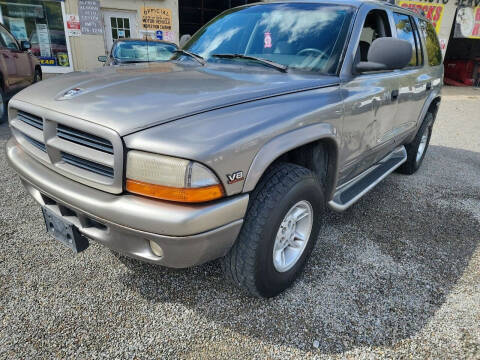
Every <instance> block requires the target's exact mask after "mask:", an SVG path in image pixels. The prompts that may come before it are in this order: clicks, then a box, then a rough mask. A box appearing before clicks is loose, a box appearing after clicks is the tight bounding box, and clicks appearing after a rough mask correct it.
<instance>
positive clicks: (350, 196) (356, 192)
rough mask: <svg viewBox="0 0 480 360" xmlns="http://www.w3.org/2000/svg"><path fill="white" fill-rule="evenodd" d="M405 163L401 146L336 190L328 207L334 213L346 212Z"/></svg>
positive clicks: (405, 157)
mask: <svg viewBox="0 0 480 360" xmlns="http://www.w3.org/2000/svg"><path fill="white" fill-rule="evenodd" d="M405 161H407V150H405V146H403V145H402V146H400V147H398V148H396V149H395V150H394V151H393V152H391V153H390V154H389V155H387V156H386V157H384V158H383V159H382V160H380V161H379V162H378V163H376V164H375V165H373V166H372V167H370V168H369V169H367V170H365V171H364V172H363V173H361V174H360V175H358V176H357V177H355V178H354V179H352V180H350V181H349V182H347V183H346V184H344V185H342V186H341V187H339V188H337V191H336V192H335V194H334V195H333V199H332V200H331V201H329V202H328V205H330V207H331V208H332V209H333V210H336V211H344V210H346V209H347V208H348V207H349V206H350V205H352V204H354V203H355V202H357V200H359V199H360V198H361V197H362V196H363V195H365V194H366V193H367V192H369V191H370V190H371V189H373V188H374V187H375V185H377V184H378V183H379V182H380V181H382V180H383V179H385V178H386V177H387V175H389V174H390V173H392V172H393V171H394V170H395V169H396V168H398V167H399V166H400V165H402V164H403V163H404V162H405Z"/></svg>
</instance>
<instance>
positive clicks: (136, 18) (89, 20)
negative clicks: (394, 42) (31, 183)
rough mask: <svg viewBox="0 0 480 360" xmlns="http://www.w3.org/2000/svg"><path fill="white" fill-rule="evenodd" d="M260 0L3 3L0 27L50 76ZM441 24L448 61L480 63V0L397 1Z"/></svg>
mask: <svg viewBox="0 0 480 360" xmlns="http://www.w3.org/2000/svg"><path fill="white" fill-rule="evenodd" d="M255 1H257V0H0V22H1V23H3V24H4V25H5V26H6V27H7V28H8V29H9V30H10V31H11V32H12V33H13V34H14V35H15V37H16V38H17V39H18V40H29V41H30V42H31V43H32V52H33V53H34V54H35V55H36V56H38V57H39V59H40V61H41V63H42V69H43V72H44V73H66V72H70V71H74V70H91V69H93V68H96V67H99V66H100V64H99V63H98V60H97V59H98V56H100V55H105V54H108V52H109V51H110V49H111V46H112V43H113V41H114V40H115V39H118V38H143V37H145V36H147V37H152V38H163V39H164V40H170V41H173V42H177V43H178V41H179V38H180V36H181V35H182V34H193V33H194V32H195V31H197V30H198V29H199V28H200V27H201V26H202V25H203V24H205V23H206V22H208V21H209V20H210V19H212V18H213V17H214V16H216V15H218V14H219V13H220V12H222V11H224V10H226V9H228V8H231V7H235V6H239V5H243V4H248V3H251V2H255ZM395 1H396V4H397V5H399V6H402V7H407V8H410V9H413V10H415V11H419V12H423V13H424V14H425V15H426V16H427V17H428V18H429V19H430V20H431V21H432V23H433V24H434V25H435V28H436V30H437V33H438V35H439V38H440V43H441V47H442V50H443V53H444V56H445V58H446V60H449V59H460V60H472V61H473V60H475V59H477V58H480V0H415V1H410V0H395Z"/></svg>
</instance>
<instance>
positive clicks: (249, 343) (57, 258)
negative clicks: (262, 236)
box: [0, 89, 480, 359]
mask: <svg viewBox="0 0 480 360" xmlns="http://www.w3.org/2000/svg"><path fill="white" fill-rule="evenodd" d="M468 96H471V95H469V94H467V95H463V94H460V95H459V94H457V93H455V92H454V90H451V89H449V90H448V91H447V96H445V98H444V100H443V103H442V106H441V109H440V113H439V118H438V122H437V124H436V126H435V129H434V136H433V138H432V145H431V147H430V149H429V152H428V153H427V156H426V159H425V162H424V165H423V167H422V168H421V169H420V170H419V172H418V173H417V174H415V175H413V176H404V175H399V174H393V175H392V176H390V177H388V178H387V179H386V180H385V181H384V182H382V183H381V184H379V185H378V186H377V187H376V188H375V189H374V190H372V192H371V193H369V194H368V195H367V196H365V197H364V198H363V199H361V200H360V201H359V202H358V203H357V204H356V205H354V206H353V207H351V208H350V209H349V210H347V211H346V212H345V213H342V214H337V213H334V212H329V213H328V214H327V219H326V222H325V223H326V225H325V227H324V229H323V231H322V232H321V235H320V238H319V241H318V243H317V246H316V249H315V250H314V253H313V255H312V257H311V259H310V261H309V264H308V266H307V267H306V271H305V273H304V275H303V276H302V277H301V278H300V279H299V280H298V281H297V282H296V283H295V285H294V286H293V287H292V288H291V289H289V290H288V291H286V292H285V293H284V294H282V295H280V296H279V297H277V298H275V299H269V300H259V299H253V298H250V297H247V296H245V295H244V294H243V293H242V292H240V291H239V290H237V289H235V288H233V287H232V286H231V285H230V284H228V283H226V282H225V281H224V280H223V278H222V273H221V269H220V266H219V264H218V263H217V262H212V263H209V264H206V265H203V266H199V267H195V268H192V269H186V270H169V269H165V268H162V267H159V266H154V265H149V264H143V263H140V262H138V261H134V260H130V259H127V258H124V257H120V256H116V255H114V254H113V253H111V252H110V251H109V250H107V249H106V248H104V247H101V246H99V245H96V244H91V246H90V247H89V249H87V251H85V252H83V253H81V254H79V255H78V256H73V255H72V254H71V253H70V252H69V251H68V249H66V248H64V247H63V246H62V245H61V244H59V243H57V242H56V241H54V240H53V239H51V238H50V237H49V236H47V235H46V234H45V232H44V225H43V220H42V218H41V211H40V209H39V208H38V206H37V205H36V204H35V203H34V201H33V200H32V199H31V198H30V197H29V196H28V195H27V193H26V191H25V190H24V189H23V187H22V186H21V184H20V181H19V180H18V177H17V176H16V175H15V174H14V173H13V171H12V170H11V169H9V168H8V166H7V163H6V159H5V154H4V153H2V154H1V155H0V183H1V184H2V185H1V187H0V294H1V296H0V358H4V359H13V358H35V359H51V358H61V359H64V358H75V359H97V358H98V359H102V358H105V359H110V358H136V359H151V358H167V359H179V358H181V359H198V358H206V359H208V358H210V359H245V358H252V359H264V358H271V359H293V358H295V359H297V358H298V359H303V358H332V359H343V358H360V359H364V358H365V359H371V358H406V357H409V358H410V357H412V358H442V359H445V358H452V359H467V358H469V359H480V246H479V243H480V152H479V151H480V149H479V148H478V144H479V142H478V138H479V135H480V132H476V133H475V131H476V129H477V126H478V124H480V122H479V121H478V119H477V120H476V121H473V120H472V119H473V118H475V116H473V115H472V114H479V113H480V102H479V101H474V100H472V99H467V100H465V98H467V97H468ZM474 96H476V94H474ZM458 109H462V111H458ZM477 118H478V117H477ZM452 128H455V129H456V130H455V131H454V132H452ZM461 129H463V130H461ZM457 130H459V131H457ZM460 130H461V131H460ZM474 134H476V135H475V136H474ZM8 136H9V130H8V127H7V126H6V125H5V124H3V125H1V126H0V148H2V149H3V148H4V146H5V142H6V140H7V138H8ZM474 139H476V141H475V140H474Z"/></svg>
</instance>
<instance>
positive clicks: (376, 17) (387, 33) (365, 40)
mask: <svg viewBox="0 0 480 360" xmlns="http://www.w3.org/2000/svg"><path fill="white" fill-rule="evenodd" d="M391 36H392V32H391V30H390V25H389V23H388V17H387V13H386V12H385V11H383V10H372V11H370V12H369V13H368V15H367V17H366V18H365V22H364V24H363V28H362V32H361V34H360V42H359V44H358V48H357V53H356V55H355V63H357V62H359V61H367V55H368V49H369V48H370V45H372V42H373V41H374V40H376V39H378V38H381V37H391Z"/></svg>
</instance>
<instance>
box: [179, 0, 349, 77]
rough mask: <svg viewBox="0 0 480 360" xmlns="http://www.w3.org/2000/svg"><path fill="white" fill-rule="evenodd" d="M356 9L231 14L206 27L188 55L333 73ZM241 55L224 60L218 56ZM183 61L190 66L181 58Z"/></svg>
mask: <svg viewBox="0 0 480 360" xmlns="http://www.w3.org/2000/svg"><path fill="white" fill-rule="evenodd" d="M352 14H353V8H352V7H349V6H344V5H332V4H303V3H296V4H263V5H253V6H248V7H242V8H237V9H232V10H229V11H226V12H224V13H222V14H220V15H219V16H218V17H216V18H215V19H213V20H212V21H210V22H209V23H208V24H206V25H205V26H204V27H202V28H201V29H200V30H199V31H198V32H197V33H196V34H195V35H194V36H193V37H192V38H191V39H190V41H189V42H188V43H187V44H186V45H185V47H184V49H185V50H187V51H189V52H191V53H195V54H198V55H200V56H202V57H203V58H204V59H205V60H206V61H207V62H229V63H233V62H242V63H249V64H255V65H261V63H260V62H259V61H254V60H252V59H246V58H245V56H249V57H255V58H261V59H266V60H269V61H271V62H274V63H277V64H281V65H284V66H287V67H288V69H289V70H290V69H299V70H305V71H317V72H321V73H325V74H331V73H335V72H336V69H337V66H338V63H339V59H340V56H341V53H342V50H343V46H344V43H345V39H346V36H347V32H348V27H349V24H350V21H351V19H352ZM226 54H230V55H240V56H235V57H228V58H227V57H225V56H218V55H226ZM176 58H177V59H179V60H180V61H192V59H191V58H190V59H187V57H186V56H185V55H182V54H177V55H176ZM263 65H265V63H263Z"/></svg>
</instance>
